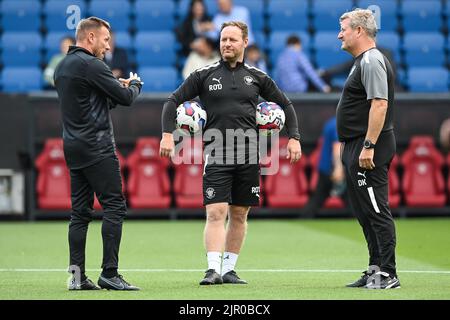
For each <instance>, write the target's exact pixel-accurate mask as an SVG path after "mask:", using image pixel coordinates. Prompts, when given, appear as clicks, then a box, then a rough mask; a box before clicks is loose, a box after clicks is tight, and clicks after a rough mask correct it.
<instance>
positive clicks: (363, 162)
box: [359, 148, 375, 170]
mask: <svg viewBox="0 0 450 320" xmlns="http://www.w3.org/2000/svg"><path fill="white" fill-rule="evenodd" d="M374 154H375V149H373V148H372V149H362V151H361V153H360V154H359V166H360V167H361V168H363V169H366V170H373V169H375V163H374V162H373V156H374Z"/></svg>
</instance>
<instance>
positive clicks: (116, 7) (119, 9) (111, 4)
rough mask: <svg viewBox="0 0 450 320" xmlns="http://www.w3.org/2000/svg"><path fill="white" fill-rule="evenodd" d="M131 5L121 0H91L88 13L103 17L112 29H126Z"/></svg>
mask: <svg viewBox="0 0 450 320" xmlns="http://www.w3.org/2000/svg"><path fill="white" fill-rule="evenodd" d="M130 13H131V6H130V3H129V2H128V1H122V0H108V1H107V0H92V2H91V4H90V6H89V15H91V16H96V17H99V18H102V19H105V20H106V21H108V22H109V24H110V25H111V28H112V29H113V30H114V31H128V29H129V28H130Z"/></svg>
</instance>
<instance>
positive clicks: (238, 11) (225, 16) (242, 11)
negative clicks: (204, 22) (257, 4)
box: [213, 0, 255, 44]
mask: <svg viewBox="0 0 450 320" xmlns="http://www.w3.org/2000/svg"><path fill="white" fill-rule="evenodd" d="M217 5H218V7H219V12H218V13H217V14H216V15H215V16H214V19H213V23H214V27H215V29H214V39H215V40H218V39H219V36H220V28H221V27H222V23H224V22H228V21H240V22H244V23H245V24H246V25H247V26H248V44H253V42H254V39H255V38H254V37H253V32H252V24H251V21H250V13H249V12H248V9H247V8H246V7H241V6H235V5H234V4H233V0H217Z"/></svg>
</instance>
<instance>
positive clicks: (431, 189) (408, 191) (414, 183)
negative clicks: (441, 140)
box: [402, 136, 446, 207]
mask: <svg viewBox="0 0 450 320" xmlns="http://www.w3.org/2000/svg"><path fill="white" fill-rule="evenodd" d="M402 165H403V167H404V175H403V191H404V194H405V201H406V205H407V206H410V207H441V206H444V204H445V201H446V197H445V190H444V187H445V186H444V177H443V175H442V172H441V169H442V166H443V165H444V157H443V156H442V155H441V153H440V152H439V150H437V149H436V147H435V146H434V142H433V138H432V137H430V136H416V137H413V138H412V139H411V141H410V144H409V147H408V149H407V150H406V151H405V153H404V154H403V156H402Z"/></svg>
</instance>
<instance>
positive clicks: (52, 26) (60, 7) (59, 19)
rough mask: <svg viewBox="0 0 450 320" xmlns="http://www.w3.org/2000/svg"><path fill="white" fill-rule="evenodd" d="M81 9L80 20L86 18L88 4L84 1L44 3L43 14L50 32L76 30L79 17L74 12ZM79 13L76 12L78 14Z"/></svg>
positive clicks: (50, 0)
mask: <svg viewBox="0 0 450 320" xmlns="http://www.w3.org/2000/svg"><path fill="white" fill-rule="evenodd" d="M73 8H79V13H80V18H85V17H86V13H87V12H86V11H87V10H86V3H85V1H83V0H47V1H46V2H45V3H44V8H43V10H42V12H43V13H44V17H45V20H44V21H45V22H44V25H45V27H46V29H47V31H48V32H52V31H65V32H67V30H68V24H69V27H70V28H69V29H70V30H75V28H76V22H77V21H76V19H75V18H77V16H76V14H74V13H73V12H74V11H73V10H69V13H67V11H68V9H73ZM77 12H78V11H76V13H77Z"/></svg>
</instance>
